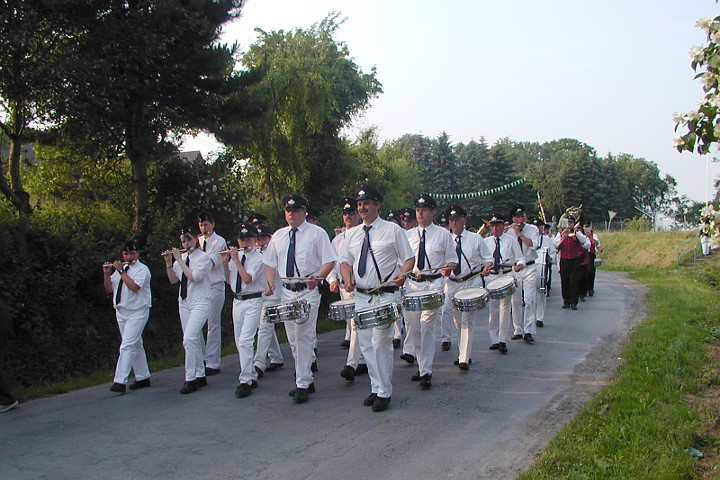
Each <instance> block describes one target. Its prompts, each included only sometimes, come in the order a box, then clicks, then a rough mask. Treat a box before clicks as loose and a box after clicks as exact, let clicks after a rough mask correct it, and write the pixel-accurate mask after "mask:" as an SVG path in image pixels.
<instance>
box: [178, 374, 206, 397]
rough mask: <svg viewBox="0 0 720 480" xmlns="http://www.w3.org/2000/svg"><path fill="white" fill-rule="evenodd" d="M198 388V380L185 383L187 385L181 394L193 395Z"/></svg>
mask: <svg viewBox="0 0 720 480" xmlns="http://www.w3.org/2000/svg"><path fill="white" fill-rule="evenodd" d="M203 378H204V377H203ZM198 388H199V387H198V381H197V380H190V381H185V383H183V386H182V388H181V389H180V394H181V395H185V394H187V393H193V392H195V391H197V389H198Z"/></svg>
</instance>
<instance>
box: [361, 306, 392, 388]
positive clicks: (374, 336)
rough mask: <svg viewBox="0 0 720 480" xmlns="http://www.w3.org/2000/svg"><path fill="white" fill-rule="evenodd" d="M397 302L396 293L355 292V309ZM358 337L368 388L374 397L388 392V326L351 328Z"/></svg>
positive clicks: (390, 345) (389, 341) (390, 352)
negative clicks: (367, 293)
mask: <svg viewBox="0 0 720 480" xmlns="http://www.w3.org/2000/svg"><path fill="white" fill-rule="evenodd" d="M386 302H393V303H399V302H400V292H396V293H383V294H382V295H365V294H363V293H360V292H357V293H356V294H355V311H356V312H357V311H361V310H367V309H369V308H373V307H374V306H377V305H379V304H381V303H386ZM353 331H354V332H355V333H356V336H357V338H358V343H359V344H360V350H361V351H362V355H363V357H364V358H365V363H366V364H367V369H368V375H369V376H370V388H371V390H372V393H375V394H377V396H378V397H383V398H388V397H390V396H391V395H392V373H393V346H392V341H393V334H394V332H395V330H394V328H393V326H392V325H383V326H380V327H373V328H365V329H362V330H360V329H357V330H355V329H354V330H353Z"/></svg>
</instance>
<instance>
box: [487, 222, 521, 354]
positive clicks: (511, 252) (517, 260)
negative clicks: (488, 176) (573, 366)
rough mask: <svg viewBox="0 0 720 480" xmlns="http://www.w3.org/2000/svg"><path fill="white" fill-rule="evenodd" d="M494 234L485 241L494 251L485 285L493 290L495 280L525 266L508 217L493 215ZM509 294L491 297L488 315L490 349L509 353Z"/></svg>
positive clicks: (492, 230)
mask: <svg viewBox="0 0 720 480" xmlns="http://www.w3.org/2000/svg"><path fill="white" fill-rule="evenodd" d="M489 223H490V231H491V232H492V235H490V236H489V237H487V238H486V239H485V243H486V244H487V246H488V247H489V248H490V250H491V251H492V252H493V253H492V256H493V268H492V269H491V270H490V272H489V273H488V274H487V276H486V277H485V282H486V283H485V288H487V289H488V290H491V289H492V288H493V285H492V282H493V281H494V280H498V279H500V278H501V277H505V276H507V275H510V276H513V278H514V274H515V273H517V272H519V271H520V270H522V269H523V267H524V266H525V258H523V256H522V252H521V251H520V245H518V241H517V238H516V237H511V236H510V235H508V234H507V233H505V219H504V218H502V217H501V216H500V215H493V216H492V218H490V220H489ZM511 298H512V296H511V295H508V296H505V297H504V298H501V299H494V298H491V299H490V316H489V318H488V333H489V334H490V350H498V351H499V352H500V353H503V354H505V353H507V352H508V349H507V339H508V335H509V329H510V300H511Z"/></svg>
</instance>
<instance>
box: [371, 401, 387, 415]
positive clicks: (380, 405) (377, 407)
mask: <svg viewBox="0 0 720 480" xmlns="http://www.w3.org/2000/svg"><path fill="white" fill-rule="evenodd" d="M388 405H390V397H387V398H385V397H376V398H375V401H374V402H373V404H372V410H373V412H382V411H383V410H387V407H388Z"/></svg>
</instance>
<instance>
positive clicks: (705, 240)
mask: <svg viewBox="0 0 720 480" xmlns="http://www.w3.org/2000/svg"><path fill="white" fill-rule="evenodd" d="M700 245H702V253H703V255H710V237H709V236H707V235H700Z"/></svg>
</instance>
